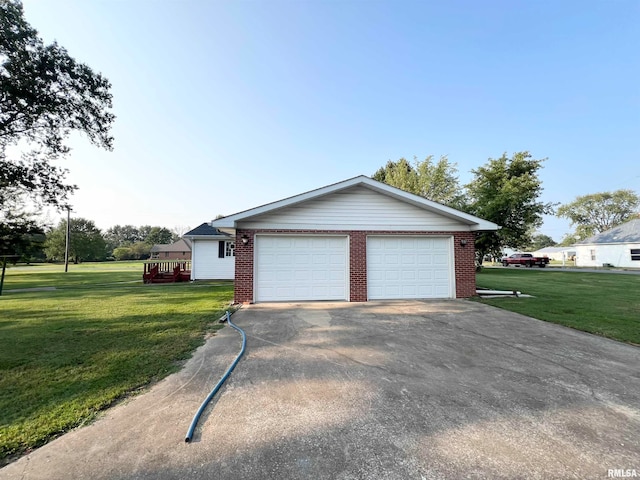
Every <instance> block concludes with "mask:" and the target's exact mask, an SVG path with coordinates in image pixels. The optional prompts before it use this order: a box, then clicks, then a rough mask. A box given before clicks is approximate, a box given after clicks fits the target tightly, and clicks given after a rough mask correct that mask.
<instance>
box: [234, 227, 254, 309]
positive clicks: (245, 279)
mask: <svg viewBox="0 0 640 480" xmlns="http://www.w3.org/2000/svg"><path fill="white" fill-rule="evenodd" d="M245 235H246V236H247V237H248V238H249V241H248V242H247V244H246V245H245V244H244V243H242V237H243V236H245ZM253 235H254V231H253V230H236V249H235V250H236V273H235V281H234V298H235V301H236V302H237V303H244V302H253Z"/></svg>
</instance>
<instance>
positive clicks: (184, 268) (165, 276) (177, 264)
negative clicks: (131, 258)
mask: <svg viewBox="0 0 640 480" xmlns="http://www.w3.org/2000/svg"><path fill="white" fill-rule="evenodd" d="M190 279H191V260H147V261H145V262H144V272H143V273H142V281H143V282H144V283H174V282H188V281H189V280H190Z"/></svg>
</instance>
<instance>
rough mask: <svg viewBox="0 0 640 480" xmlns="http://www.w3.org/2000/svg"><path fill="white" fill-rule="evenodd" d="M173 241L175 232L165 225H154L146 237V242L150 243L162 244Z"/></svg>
mask: <svg viewBox="0 0 640 480" xmlns="http://www.w3.org/2000/svg"><path fill="white" fill-rule="evenodd" d="M173 241H174V235H173V232H172V231H171V230H169V229H168V228H165V227H152V228H151V230H150V231H149V234H148V235H147V237H146V238H145V239H144V242H145V243H147V244H149V245H162V244H168V243H172V242H173Z"/></svg>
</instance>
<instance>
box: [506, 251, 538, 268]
mask: <svg viewBox="0 0 640 480" xmlns="http://www.w3.org/2000/svg"><path fill="white" fill-rule="evenodd" d="M548 263H549V257H534V256H533V254H531V253H514V254H512V255H509V256H508V257H504V258H503V259H502V265H503V266H505V267H508V266H509V265H524V266H525V267H528V268H531V267H533V266H534V265H537V266H538V267H540V268H544V267H546V266H547V264H548Z"/></svg>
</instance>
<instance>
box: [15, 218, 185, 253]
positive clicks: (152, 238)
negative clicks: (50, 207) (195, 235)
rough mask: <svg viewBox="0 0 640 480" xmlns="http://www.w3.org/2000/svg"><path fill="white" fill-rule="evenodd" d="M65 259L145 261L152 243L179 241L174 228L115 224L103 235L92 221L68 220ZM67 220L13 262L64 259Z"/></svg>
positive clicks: (32, 242)
mask: <svg viewBox="0 0 640 480" xmlns="http://www.w3.org/2000/svg"><path fill="white" fill-rule="evenodd" d="M69 233H70V234H69V259H70V261H72V262H74V263H80V262H87V261H91V262H99V261H105V260H145V259H147V258H149V257H150V256H151V248H152V247H153V246H154V245H156V244H169V243H173V242H175V241H177V240H178V239H179V238H180V233H182V232H180V231H179V230H178V229H174V230H169V229H168V228H165V227H152V226H150V225H143V226H141V227H134V226H133V225H115V226H113V227H111V228H109V229H107V230H106V231H105V232H104V233H103V232H102V231H101V230H100V229H99V228H97V227H96V225H95V223H94V222H93V221H92V220H87V219H86V218H71V221H70V229H69ZM66 235H67V220H66V219H64V220H61V221H60V223H58V225H57V226H56V227H54V228H51V229H49V230H48V231H47V232H46V233H42V234H40V235H38V236H37V237H34V238H32V239H31V240H32V241H31V242H30V243H29V244H28V245H29V248H28V249H26V250H24V251H21V252H19V254H20V257H19V258H17V257H16V258H14V260H15V261H22V262H34V261H49V262H58V261H62V260H64V257H65V249H66Z"/></svg>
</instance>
